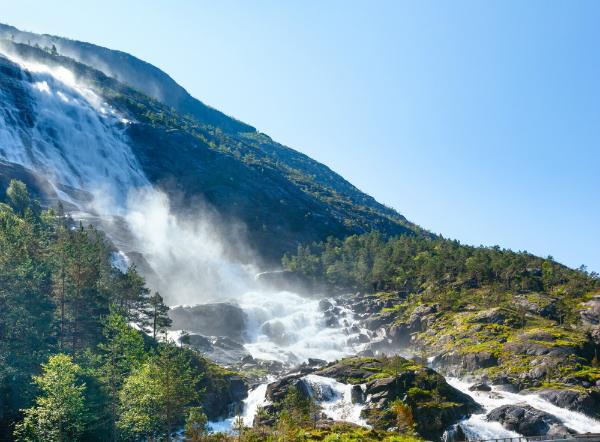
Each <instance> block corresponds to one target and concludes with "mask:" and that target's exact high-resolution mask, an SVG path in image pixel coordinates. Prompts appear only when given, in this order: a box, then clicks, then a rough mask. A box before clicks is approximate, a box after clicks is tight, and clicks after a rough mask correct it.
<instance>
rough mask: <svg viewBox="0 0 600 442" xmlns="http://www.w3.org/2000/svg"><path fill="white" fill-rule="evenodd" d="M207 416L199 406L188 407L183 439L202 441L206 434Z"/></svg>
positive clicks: (189, 441)
mask: <svg viewBox="0 0 600 442" xmlns="http://www.w3.org/2000/svg"><path fill="white" fill-rule="evenodd" d="M207 426H208V418H207V417H206V415H205V414H204V413H203V412H202V409H201V408H200V407H190V409H189V410H188V417H187V419H186V421H185V441H186V442H202V441H204V440H205V438H206V435H207V434H208V427H207Z"/></svg>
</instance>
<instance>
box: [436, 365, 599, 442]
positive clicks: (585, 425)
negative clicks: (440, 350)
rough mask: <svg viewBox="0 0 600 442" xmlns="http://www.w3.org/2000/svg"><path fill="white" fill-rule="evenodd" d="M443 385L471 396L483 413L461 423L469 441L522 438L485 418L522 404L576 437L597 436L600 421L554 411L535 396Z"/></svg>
mask: <svg viewBox="0 0 600 442" xmlns="http://www.w3.org/2000/svg"><path fill="white" fill-rule="evenodd" d="M446 381H448V383H449V384H450V385H452V386H453V387H454V388H456V389H458V390H460V391H462V392H463V393H466V394H468V395H470V396H471V397H472V398H473V399H475V400H476V401H477V402H478V403H479V404H481V405H482V406H483V408H484V409H485V413H483V414H474V415H472V416H471V417H470V418H468V419H465V420H463V421H462V422H460V425H461V426H462V428H463V430H464V432H465V435H466V436H468V437H469V438H472V439H496V438H504V437H519V436H521V435H520V434H518V433H515V432H514V431H508V430H506V429H505V428H503V427H502V425H501V424H500V423H498V422H489V421H488V420H487V419H486V414H487V413H489V412H490V411H492V410H493V409H494V408H497V407H500V406H501V405H506V404H516V403H519V402H525V403H527V404H529V405H531V406H532V407H534V408H537V409H538V410H543V411H545V412H547V413H550V414H553V415H554V416H556V417H557V418H558V419H559V420H560V421H561V422H562V423H563V424H565V425H566V426H567V427H569V428H572V429H573V430H575V431H577V432H578V433H588V432H591V433H600V421H598V420H596V419H592V418H591V417H589V416H586V415H584V414H583V413H578V412H576V411H571V410H567V409H564V408H560V407H557V406H556V405H554V404H552V403H550V402H548V401H547V400H545V399H543V398H541V397H540V396H538V395H536V394H519V393H511V392H508V391H504V390H501V389H498V388H497V387H495V386H492V391H489V392H486V391H469V386H470V385H471V384H469V383H467V382H465V381H464V380H461V379H458V378H454V377H447V378H446Z"/></svg>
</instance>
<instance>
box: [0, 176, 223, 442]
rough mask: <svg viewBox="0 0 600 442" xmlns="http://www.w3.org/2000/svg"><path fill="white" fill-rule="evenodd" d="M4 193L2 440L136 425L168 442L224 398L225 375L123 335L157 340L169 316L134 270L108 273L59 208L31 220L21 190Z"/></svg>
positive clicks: (88, 232) (108, 435) (117, 435)
mask: <svg viewBox="0 0 600 442" xmlns="http://www.w3.org/2000/svg"><path fill="white" fill-rule="evenodd" d="M9 193H10V195H9V196H7V200H8V201H9V203H10V205H8V204H0V311H1V312H2V314H0V439H2V440H5V439H7V440H11V433H12V430H13V428H14V427H15V423H17V422H19V421H20V422H19V423H18V425H17V428H18V430H17V433H16V434H17V435H18V437H19V438H20V439H22V440H36V441H42V440H44V441H45V440H59V439H60V438H61V437H62V439H60V440H63V441H64V440H79V439H81V440H91V441H93V440H103V441H104V440H121V439H123V438H125V437H127V436H128V434H127V433H124V432H121V431H120V429H119V427H118V426H117V423H122V424H123V429H124V430H127V431H128V432H131V431H130V430H131V429H132V428H133V434H134V436H136V435H138V433H137V432H136V431H135V429H136V428H138V427H139V426H142V427H143V426H144V425H146V427H148V426H150V428H152V429H153V430H152V431H154V433H155V434H167V433H170V430H169V428H173V425H179V424H183V420H184V414H185V413H184V411H185V410H184V409H185V407H187V406H188V405H196V406H197V405H199V404H200V402H199V400H198V399H199V392H200V391H201V390H202V388H207V389H208V390H210V393H211V394H212V400H213V401H215V400H217V399H218V398H219V397H222V395H224V394H225V392H226V389H227V386H228V383H227V382H228V376H231V375H232V374H231V373H230V372H229V371H227V370H224V369H222V368H220V367H218V366H216V365H215V364H212V363H210V362H208V361H206V360H205V359H203V358H202V357H201V356H199V355H197V354H194V353H193V352H192V351H191V350H187V349H179V348H176V347H174V346H172V345H162V344H160V345H159V344H158V343H157V342H156V340H154V339H152V338H151V337H146V338H144V335H143V333H142V332H140V331H138V330H136V329H135V328H133V327H132V326H131V325H130V324H131V323H134V324H136V326H137V327H138V328H140V329H142V330H145V331H146V332H147V333H149V334H151V335H158V334H159V333H160V332H161V331H162V330H164V328H165V327H167V326H168V325H169V320H168V317H167V311H168V307H166V306H165V305H164V303H163V300H162V297H161V296H160V295H159V294H158V293H156V294H154V295H152V296H151V295H150V292H149V290H148V289H147V288H146V286H145V282H144V279H143V278H142V277H141V276H140V275H139V274H138V273H137V271H136V270H135V268H130V269H129V270H128V271H127V272H126V273H125V274H123V273H121V272H120V271H118V270H116V269H114V268H113V267H112V266H111V260H110V255H111V252H112V249H111V247H110V245H109V244H108V242H107V241H106V240H105V238H104V236H103V235H102V233H101V232H98V231H97V230H95V229H94V228H93V227H84V226H82V225H76V224H74V223H73V221H72V220H71V219H69V218H68V217H66V216H65V215H64V211H63V209H62V207H60V206H59V207H58V209H57V211H56V212H55V211H53V210H49V211H47V212H43V213H42V212H41V211H38V210H37V207H38V205H37V203H36V202H35V201H33V200H32V199H31V198H30V197H29V195H28V192H27V188H26V187H25V186H24V185H23V183H20V182H13V183H11V186H10V188H9ZM157 348H158V350H156V349H157ZM74 361H76V363H75V362H74ZM44 362H46V364H44ZM42 364H44V365H42ZM42 367H43V368H42ZM41 370H43V374H42V376H37V375H38V374H39V372H40V371H41ZM32 379H33V382H32ZM137 381H139V382H137ZM146 381H148V382H146ZM61 389H62V390H61ZM59 390H60V391H59ZM124 391H125V392H126V393H123V392H124ZM134 393H135V394H139V395H138V396H135V397H134V396H132V395H133V394H134ZM61 394H62V395H65V396H61ZM83 403H85V404H86V407H85V408H81V407H80V404H83ZM136 407H137V409H136ZM144 407H146V408H144ZM121 410H127V412H128V414H127V415H125V416H122V415H120V413H121ZM140 410H141V411H140ZM144 410H145V411H146V412H147V414H146V415H144V413H143V412H144ZM69 413H71V414H69ZM144 416H145V417H144ZM138 418H139V419H138ZM145 418H147V420H149V421H148V422H146V423H144V421H143V420H144V419H145ZM128 419H129V420H128ZM56 422H58V424H56ZM152 425H155V426H154V427H153V426H152ZM154 433H153V434H154ZM61 435H62V436H61ZM65 435H66V436H65Z"/></svg>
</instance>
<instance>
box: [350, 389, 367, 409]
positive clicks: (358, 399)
mask: <svg viewBox="0 0 600 442" xmlns="http://www.w3.org/2000/svg"><path fill="white" fill-rule="evenodd" d="M350 399H351V401H352V403H353V404H362V403H363V402H364V401H365V394H364V392H363V389H362V387H361V386H360V385H354V386H352V390H350Z"/></svg>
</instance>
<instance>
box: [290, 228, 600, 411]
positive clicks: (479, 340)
mask: <svg viewBox="0 0 600 442" xmlns="http://www.w3.org/2000/svg"><path fill="white" fill-rule="evenodd" d="M283 264H284V266H285V267H286V268H287V269H289V270H292V271H295V272H298V273H301V274H303V275H305V276H306V277H308V278H310V279H312V280H313V281H318V282H325V283H327V284H328V285H329V286H330V288H331V289H335V290H337V291H339V292H344V291H346V292H347V291H356V290H359V291H360V292H359V293H357V294H356V295H354V296H351V297H349V300H348V303H349V305H350V306H351V307H352V308H353V309H354V311H355V312H356V313H357V314H358V315H359V316H360V317H362V318H364V322H365V324H366V325H367V326H368V327H369V328H372V329H379V328H383V329H384V330H385V331H386V333H387V338H388V339H387V340H385V341H383V342H382V343H381V347H380V350H381V351H383V352H386V351H389V352H392V351H397V350H398V349H411V351H414V352H417V353H418V354H419V353H420V354H422V355H423V356H424V357H425V356H426V357H434V359H433V362H432V364H433V366H434V367H435V368H438V369H440V370H442V371H444V372H446V373H448V374H455V375H465V374H470V375H475V376H479V377H482V378H483V379H484V380H489V381H492V382H497V383H509V384H512V385H514V386H515V387H516V388H518V389H520V390H521V389H536V390H539V391H540V392H541V393H542V394H544V395H546V396H547V397H548V398H549V399H550V400H552V401H554V402H555V403H557V404H558V405H560V406H564V407H567V408H572V409H577V410H579V411H583V412H586V413H588V414H590V415H593V416H598V415H600V387H598V385H600V382H598V381H599V380H600V364H599V362H598V351H599V349H600V339H599V337H600V328H599V326H598V324H599V323H600V315H599V312H600V308H599V307H600V305H599V302H600V299H599V298H600V279H599V278H598V275H597V274H595V273H589V272H587V271H586V269H585V268H584V267H582V268H580V269H577V270H573V269H570V268H568V267H566V266H563V265H561V264H559V263H557V262H556V261H554V260H553V259H552V258H551V257H548V258H540V257H537V256H533V255H531V254H529V253H526V252H513V251H510V250H504V249H500V248H499V247H470V246H465V245H461V244H460V243H459V242H457V241H451V240H447V239H442V238H422V237H416V236H412V237H409V236H402V237H398V238H393V239H389V240H386V239H384V238H383V237H382V236H381V235H380V234H379V233H370V234H365V235H359V236H350V237H348V238H346V239H345V240H338V239H334V238H330V239H329V240H327V241H326V242H322V243H316V244H313V245H309V246H300V247H299V248H298V251H297V253H296V254H294V255H292V256H286V257H284V259H283Z"/></svg>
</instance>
